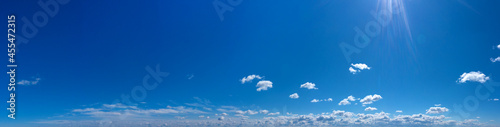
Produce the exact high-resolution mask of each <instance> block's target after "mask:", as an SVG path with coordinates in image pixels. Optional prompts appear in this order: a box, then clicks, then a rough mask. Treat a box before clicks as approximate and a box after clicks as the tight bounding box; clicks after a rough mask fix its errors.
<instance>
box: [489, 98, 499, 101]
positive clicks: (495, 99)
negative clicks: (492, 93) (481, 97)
mask: <svg viewBox="0 0 500 127" xmlns="http://www.w3.org/2000/svg"><path fill="white" fill-rule="evenodd" d="M488 101H498V98H493V99H488Z"/></svg>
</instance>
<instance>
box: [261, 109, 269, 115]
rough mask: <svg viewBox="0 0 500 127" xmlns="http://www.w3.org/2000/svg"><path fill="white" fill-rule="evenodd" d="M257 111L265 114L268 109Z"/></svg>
mask: <svg viewBox="0 0 500 127" xmlns="http://www.w3.org/2000/svg"><path fill="white" fill-rule="evenodd" d="M259 112H260V113H261V114H267V113H269V111H268V110H260V111H259Z"/></svg>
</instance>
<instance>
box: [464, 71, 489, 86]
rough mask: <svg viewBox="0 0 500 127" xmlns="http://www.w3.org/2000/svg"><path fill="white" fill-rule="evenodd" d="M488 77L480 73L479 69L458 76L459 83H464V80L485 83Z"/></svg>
mask: <svg viewBox="0 0 500 127" xmlns="http://www.w3.org/2000/svg"><path fill="white" fill-rule="evenodd" d="M489 79H490V77H488V76H486V75H485V74H483V73H481V72H480V71H471V72H469V73H463V74H462V75H460V78H458V82H459V83H466V82H479V83H485V82H486V81H488V80H489Z"/></svg>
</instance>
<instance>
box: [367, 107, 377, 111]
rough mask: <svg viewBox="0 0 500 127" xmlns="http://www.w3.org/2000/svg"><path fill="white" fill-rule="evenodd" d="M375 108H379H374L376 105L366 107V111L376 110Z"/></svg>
mask: <svg viewBox="0 0 500 127" xmlns="http://www.w3.org/2000/svg"><path fill="white" fill-rule="evenodd" d="M375 110H377V108H374V107H367V108H365V111H375Z"/></svg>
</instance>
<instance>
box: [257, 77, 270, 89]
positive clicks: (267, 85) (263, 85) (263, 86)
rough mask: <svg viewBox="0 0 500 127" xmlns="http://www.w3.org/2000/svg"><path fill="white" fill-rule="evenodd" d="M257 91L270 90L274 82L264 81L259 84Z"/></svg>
mask: <svg viewBox="0 0 500 127" xmlns="http://www.w3.org/2000/svg"><path fill="white" fill-rule="evenodd" d="M256 87H258V88H257V91H261V90H267V89H268V88H273V82H271V81H268V80H262V81H259V82H258V83H257V86H256Z"/></svg>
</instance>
